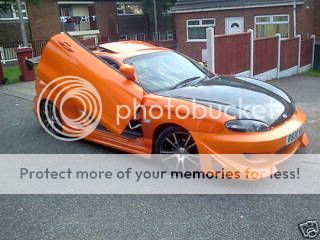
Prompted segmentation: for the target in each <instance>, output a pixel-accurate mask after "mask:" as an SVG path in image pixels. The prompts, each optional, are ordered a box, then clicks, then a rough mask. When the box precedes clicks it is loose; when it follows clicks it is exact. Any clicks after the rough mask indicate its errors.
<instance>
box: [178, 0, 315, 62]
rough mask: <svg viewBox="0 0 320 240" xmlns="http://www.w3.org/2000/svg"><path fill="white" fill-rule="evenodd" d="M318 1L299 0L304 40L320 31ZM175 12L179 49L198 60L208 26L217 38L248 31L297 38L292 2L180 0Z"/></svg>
mask: <svg viewBox="0 0 320 240" xmlns="http://www.w3.org/2000/svg"><path fill="white" fill-rule="evenodd" d="M319 2H320V1H319V0H304V1H303V0H296V3H297V11H296V12H297V33H298V34H301V35H302V37H303V38H307V37H310V36H311V35H312V34H314V33H315V32H316V31H319V25H320V24H319V19H320V16H319V15H320V8H319ZM172 12H173V13H174V17H175V24H176V26H175V28H176V35H177V44H178V50H179V51H181V52H183V53H185V54H187V55H189V56H191V57H193V58H195V59H197V60H199V61H200V60H201V51H202V49H204V48H205V41H206V40H205V39H206V36H205V35H206V33H205V29H206V28H208V27H214V28H215V33H216V34H217V35H220V34H235V33H241V32H245V31H247V30H248V29H253V30H254V35H255V37H257V38H262V37H268V36H272V35H275V34H276V33H280V34H281V36H282V37H283V38H288V37H292V36H293V35H294V34H293V29H294V23H293V22H294V21H293V19H294V18H293V0H268V1H267V0H250V1H249V0H219V1H217V0H211V1H208V0H198V1H191V0H178V1H177V2H176V4H175V6H174V7H173V8H172ZM317 21H318V24H316V22H317ZM316 28H317V29H316Z"/></svg>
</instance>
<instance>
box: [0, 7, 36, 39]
mask: <svg viewBox="0 0 320 240" xmlns="http://www.w3.org/2000/svg"><path fill="white" fill-rule="evenodd" d="M22 14H23V18H24V20H25V25H26V29H27V33H28V39H29V40H30V29H29V21H28V14H27V7H26V4H25V3H24V2H23V3H22ZM0 33H1V34H0V42H4V41H18V40H20V39H21V33H20V25H19V17H18V15H17V5H16V4H15V3H12V4H8V5H7V6H6V8H5V9H2V8H0Z"/></svg>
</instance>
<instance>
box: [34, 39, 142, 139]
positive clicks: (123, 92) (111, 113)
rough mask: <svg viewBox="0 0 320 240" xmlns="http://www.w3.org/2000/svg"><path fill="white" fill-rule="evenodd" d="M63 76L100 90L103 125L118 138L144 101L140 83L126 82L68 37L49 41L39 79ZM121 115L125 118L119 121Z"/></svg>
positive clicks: (40, 65)
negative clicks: (82, 81) (77, 79)
mask: <svg viewBox="0 0 320 240" xmlns="http://www.w3.org/2000/svg"><path fill="white" fill-rule="evenodd" d="M63 76H76V77H80V78H83V79H85V80H87V81H89V82H90V83H91V84H92V85H93V86H94V87H95V88H96V90H97V91H98V93H99V95H100V97H101V100H102V106H101V109H102V118H101V121H100V124H101V125H102V126H103V127H105V128H106V129H108V130H110V131H111V132H113V133H115V134H118V135H120V134H121V133H122V132H123V131H124V129H125V128H126V127H127V125H128V123H129V121H130V120H131V119H132V118H133V116H134V114H135V107H137V106H139V105H140V103H141V101H142V98H143V89H142V88H141V87H140V86H139V85H138V84H137V83H136V82H134V81H130V80H128V79H126V78H125V77H124V76H123V75H122V74H121V73H120V72H119V71H117V70H116V69H114V68H112V67H111V66H110V65H108V64H107V63H105V62H103V61H102V60H101V59H99V58H98V57H97V56H95V55H94V54H93V53H92V52H91V51H90V50H88V49H87V48H85V47H84V46H82V45H81V44H79V43H78V42H77V41H76V40H74V39H73V38H72V37H70V36H69V35H68V34H66V33H61V34H58V35H56V36H54V37H52V38H51V39H50V40H49V42H48V44H47V45H46V47H45V49H44V51H43V54H42V56H41V61H40V64H39V66H38V78H39V79H40V80H41V81H42V82H44V83H45V84H48V83H49V82H50V81H52V80H54V79H56V78H59V77H63ZM123 106H125V107H123ZM119 109H121V111H120V110H119ZM118 111H119V112H121V116H125V118H124V117H122V118H119V116H118V115H119V114H118Z"/></svg>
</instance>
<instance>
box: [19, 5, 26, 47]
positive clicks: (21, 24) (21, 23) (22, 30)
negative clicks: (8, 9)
mask: <svg viewBox="0 0 320 240" xmlns="http://www.w3.org/2000/svg"><path fill="white" fill-rule="evenodd" d="M16 3H17V7H18V15H19V22H20V30H21V37H22V43H23V46H24V47H27V46H28V40H27V32H26V26H25V25H24V19H23V14H22V7H21V1H20V0H16Z"/></svg>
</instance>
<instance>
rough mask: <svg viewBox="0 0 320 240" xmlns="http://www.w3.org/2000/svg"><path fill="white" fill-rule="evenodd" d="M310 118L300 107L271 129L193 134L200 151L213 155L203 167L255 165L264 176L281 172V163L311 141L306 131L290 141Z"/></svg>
mask: <svg viewBox="0 0 320 240" xmlns="http://www.w3.org/2000/svg"><path fill="white" fill-rule="evenodd" d="M306 120H307V118H306V116H305V114H304V113H303V112H302V111H301V110H300V109H297V111H296V112H295V114H294V115H293V116H292V117H291V118H290V119H288V120H287V121H286V122H284V123H283V124H281V125H279V126H277V127H274V128H273V129H272V130H270V131H268V132H262V133H237V132H232V131H230V130H228V129H225V130H224V131H222V132H219V133H216V134H213V133H196V132H192V133H191V134H192V136H193V139H194V141H195V142H196V144H197V147H198V151H199V153H200V154H209V155H211V159H210V160H209V159H208V158H207V159H202V160H201V168H202V170H203V171H205V172H208V171H212V170H217V169H221V168H223V169H224V170H229V171H240V172H242V173H244V172H245V171H247V170H248V169H254V170H256V171H258V172H261V178H265V177H268V176H270V175H272V174H273V173H275V172H277V168H276V165H277V164H279V163H281V162H283V161H285V160H287V159H288V158H290V156H291V155H292V154H294V153H296V152H297V151H298V150H299V148H301V147H307V146H308V145H309V139H308V136H307V134H306V133H304V134H303V135H302V136H301V137H300V138H299V139H297V140H296V141H295V142H294V143H292V144H290V145H286V138H287V136H288V135H290V134H292V133H293V132H295V131H296V130H297V129H299V128H301V127H303V126H304V124H305V123H306ZM226 154H227V155H226ZM234 154H237V155H234ZM217 165H218V167H217Z"/></svg>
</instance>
